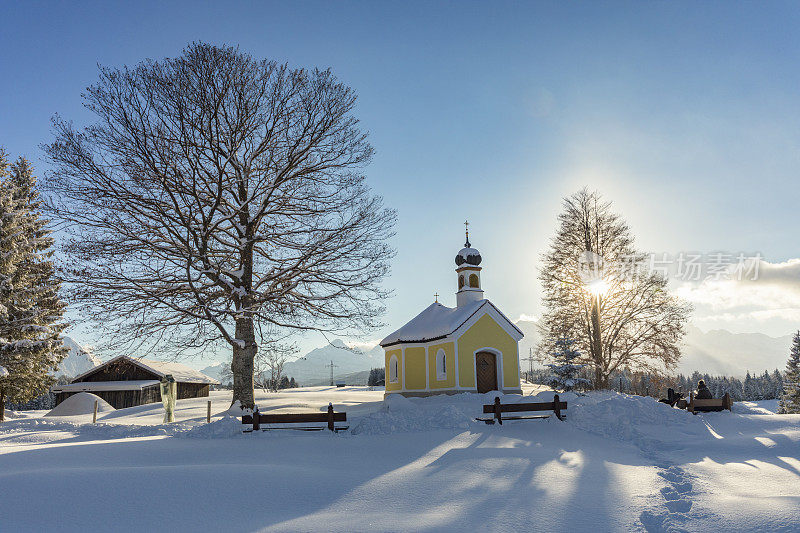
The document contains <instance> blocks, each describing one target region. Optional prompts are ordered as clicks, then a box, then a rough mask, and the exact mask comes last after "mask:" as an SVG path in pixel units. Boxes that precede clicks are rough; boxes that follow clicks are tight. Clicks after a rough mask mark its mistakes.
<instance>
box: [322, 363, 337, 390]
mask: <svg viewBox="0 0 800 533" xmlns="http://www.w3.org/2000/svg"><path fill="white" fill-rule="evenodd" d="M325 366H329V367H331V387H333V385H334V383H333V369H334V367H337V366H339V365H334V364H333V359H331V363H330V364H329V365H325Z"/></svg>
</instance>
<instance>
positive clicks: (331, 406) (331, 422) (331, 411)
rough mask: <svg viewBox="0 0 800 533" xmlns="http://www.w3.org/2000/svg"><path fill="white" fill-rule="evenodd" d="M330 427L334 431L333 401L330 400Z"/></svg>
mask: <svg viewBox="0 0 800 533" xmlns="http://www.w3.org/2000/svg"><path fill="white" fill-rule="evenodd" d="M328 429H330V430H331V431H334V428H333V403H331V402H328Z"/></svg>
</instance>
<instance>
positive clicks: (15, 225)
mask: <svg viewBox="0 0 800 533" xmlns="http://www.w3.org/2000/svg"><path fill="white" fill-rule="evenodd" d="M9 170H10V172H9ZM39 206H40V201H39V199H38V193H37V191H36V178H35V177H34V175H33V168H32V167H31V165H30V163H28V161H27V160H25V159H24V158H20V159H19V160H18V161H17V162H16V163H14V164H13V165H11V166H10V167H9V165H8V159H7V157H6V155H5V152H0V366H3V367H5V368H6V369H7V370H8V373H9V375H8V376H6V377H3V378H0V420H2V419H3V407H2V406H3V405H4V401H8V402H14V403H20V402H26V401H28V400H31V399H33V398H36V397H37V396H39V395H41V394H42V393H44V392H46V391H47V389H48V387H49V386H50V385H51V384H52V383H53V381H54V380H53V378H52V377H51V375H50V371H52V370H55V369H57V367H58V364H59V363H60V362H61V360H62V359H63V358H64V356H65V355H66V353H67V349H66V348H65V347H64V345H63V343H62V342H61V339H60V338H59V336H60V334H61V332H62V331H63V329H64V328H65V327H66V324H64V323H63V322H62V316H63V313H64V307H65V304H64V303H63V302H62V301H61V300H60V299H59V297H58V290H59V288H60V282H59V280H58V279H57V278H55V277H54V268H53V263H52V260H51V257H52V253H53V252H52V250H51V247H52V245H53V239H52V238H51V237H50V230H49V229H47V220H44V219H43V218H41V217H40V214H39Z"/></svg>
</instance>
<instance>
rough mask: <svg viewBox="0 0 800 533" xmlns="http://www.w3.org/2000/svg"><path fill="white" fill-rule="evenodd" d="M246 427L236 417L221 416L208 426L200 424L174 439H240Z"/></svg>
mask: <svg viewBox="0 0 800 533" xmlns="http://www.w3.org/2000/svg"><path fill="white" fill-rule="evenodd" d="M244 429H246V426H244V425H242V419H241V418H237V417H236V416H230V415H228V416H223V417H222V418H220V419H219V420H214V421H213V422H211V423H210V424H200V425H198V426H195V427H193V428H192V429H190V430H188V431H186V432H182V433H178V434H176V435H175V436H176V437H184V438H190V439H218V438H232V437H241V436H242V435H244V433H243V431H242V430H244Z"/></svg>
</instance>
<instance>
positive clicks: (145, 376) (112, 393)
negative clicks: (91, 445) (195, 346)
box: [50, 355, 219, 409]
mask: <svg viewBox="0 0 800 533" xmlns="http://www.w3.org/2000/svg"><path fill="white" fill-rule="evenodd" d="M166 375H172V377H173V378H175V381H176V382H177V383H178V399H179V400H183V399H186V398H200V397H204V396H208V393H209V390H210V387H211V385H217V384H218V383H219V382H217V381H216V380H214V379H211V378H210V377H208V376H206V375H205V374H203V373H202V372H199V371H197V370H195V369H193V368H189V367H188V366H186V365H183V364H180V363H165V362H162V361H152V360H150V359H140V358H136V357H128V356H126V355H121V356H119V357H115V358H114V359H111V360H110V361H106V362H105V363H103V364H102V365H100V366H96V367H94V368H92V369H91V370H89V371H87V372H84V373H83V374H81V375H79V376H77V377H76V378H75V379H73V380H72V382H71V383H69V384H67V385H55V386H54V387H52V388H51V389H50V390H51V391H52V392H53V393H55V395H56V405H58V404H60V403H61V402H63V401H64V400H66V399H67V398H69V397H70V396H72V395H73V394H77V393H79V392H91V393H92V394H96V395H97V396H99V397H101V398H102V399H104V400H105V401H107V402H108V403H110V404H111V405H112V406H113V407H114V409H122V408H124V407H134V406H136V405H144V404H148V403H155V402H160V401H161V392H160V389H159V383H160V381H161V378H163V377H164V376H166Z"/></svg>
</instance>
